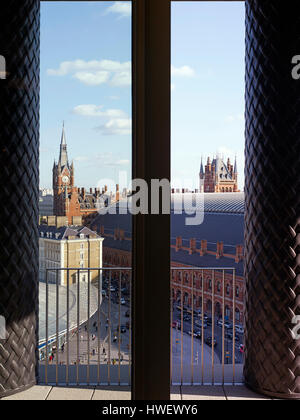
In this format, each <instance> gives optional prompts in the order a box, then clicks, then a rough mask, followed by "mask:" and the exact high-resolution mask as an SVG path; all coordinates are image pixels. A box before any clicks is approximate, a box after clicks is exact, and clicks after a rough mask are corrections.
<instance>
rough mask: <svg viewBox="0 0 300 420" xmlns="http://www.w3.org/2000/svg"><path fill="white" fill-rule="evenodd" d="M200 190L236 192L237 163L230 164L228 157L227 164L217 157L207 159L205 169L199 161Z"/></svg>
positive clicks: (206, 191) (207, 191)
mask: <svg viewBox="0 0 300 420" xmlns="http://www.w3.org/2000/svg"><path fill="white" fill-rule="evenodd" d="M199 177H200V192H205V193H230V192H238V191H239V189H238V173H237V164H236V162H235V164H234V165H231V163H230V159H228V160H227V164H225V163H224V162H223V160H222V159H221V158H219V157H217V158H216V159H213V161H211V160H210V158H208V159H207V164H206V166H205V170H203V165H202V163H201V167H200V174H199Z"/></svg>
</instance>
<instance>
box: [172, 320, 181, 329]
mask: <svg viewBox="0 0 300 420" xmlns="http://www.w3.org/2000/svg"><path fill="white" fill-rule="evenodd" d="M180 327H181V322H180V321H173V322H172V328H177V329H179V328H180Z"/></svg>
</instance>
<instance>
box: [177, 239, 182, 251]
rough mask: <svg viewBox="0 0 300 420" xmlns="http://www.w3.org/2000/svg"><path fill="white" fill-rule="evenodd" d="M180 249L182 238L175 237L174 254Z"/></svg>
mask: <svg viewBox="0 0 300 420" xmlns="http://www.w3.org/2000/svg"><path fill="white" fill-rule="evenodd" d="M181 248H182V237H181V236H177V238H176V252H178V251H179V250H180V249H181Z"/></svg>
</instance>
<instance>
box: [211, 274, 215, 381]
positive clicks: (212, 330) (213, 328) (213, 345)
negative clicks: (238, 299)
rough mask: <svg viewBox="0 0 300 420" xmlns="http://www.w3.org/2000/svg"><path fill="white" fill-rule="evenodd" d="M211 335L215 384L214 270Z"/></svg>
mask: <svg viewBox="0 0 300 420" xmlns="http://www.w3.org/2000/svg"><path fill="white" fill-rule="evenodd" d="M211 335H212V339H211V342H212V346H211V348H212V355H211V357H212V358H211V362H212V385H214V384H215V343H214V340H215V271H214V270H212V326H211Z"/></svg>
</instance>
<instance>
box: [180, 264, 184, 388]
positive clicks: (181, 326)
mask: <svg viewBox="0 0 300 420" xmlns="http://www.w3.org/2000/svg"><path fill="white" fill-rule="evenodd" d="M180 322H181V325H180V330H181V333H180V383H181V385H183V273H182V271H181V315H180Z"/></svg>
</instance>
